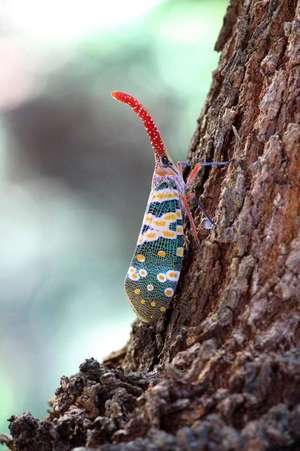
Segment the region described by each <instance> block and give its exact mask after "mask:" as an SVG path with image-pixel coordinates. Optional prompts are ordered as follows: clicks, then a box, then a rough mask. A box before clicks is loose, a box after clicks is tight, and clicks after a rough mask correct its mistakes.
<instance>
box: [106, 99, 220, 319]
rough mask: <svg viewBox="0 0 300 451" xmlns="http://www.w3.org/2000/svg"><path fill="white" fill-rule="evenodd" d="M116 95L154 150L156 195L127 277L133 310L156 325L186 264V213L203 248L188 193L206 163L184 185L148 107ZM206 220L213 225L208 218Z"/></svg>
mask: <svg viewBox="0 0 300 451" xmlns="http://www.w3.org/2000/svg"><path fill="white" fill-rule="evenodd" d="M112 96H113V97H114V98H115V99H116V100H118V101H120V102H123V103H126V104H128V105H129V106H130V107H131V108H132V109H133V111H134V112H135V113H136V114H137V115H138V116H139V118H140V119H141V120H142V121H143V122H144V126H145V129H146V131H147V133H148V136H149V138H150V141H151V144H152V147H153V151H154V158H155V167H154V173H153V178H152V186H151V192H150V195H149V199H148V202H147V207H146V211H145V214H144V218H143V222H142V226H141V230H140V234H139V237H138V241H137V245H136V249H135V251H134V254H133V257H132V260H131V262H130V266H129V269H128V272H127V274H126V278H125V291H126V294H127V296H128V299H129V301H130V304H131V306H132V308H133V310H134V311H135V313H136V314H137V316H138V317H139V318H140V319H141V320H142V321H144V322H147V323H151V322H154V321H156V320H157V319H158V318H160V317H161V316H162V315H163V314H164V313H165V312H166V311H167V308H168V307H169V305H170V302H171V300H172V298H173V297H174V294H175V291H176V287H177V284H178V280H179V276H180V271H181V268H182V260H183V244H184V234H183V216H184V214H186V215H187V216H188V218H189V221H190V224H191V230H192V233H193V236H194V238H195V240H196V242H197V243H198V244H199V239H198V235H197V230H196V226H195V224H194V221H193V217H192V214H191V212H190V209H189V206H188V196H187V191H188V189H189V187H190V186H191V184H192V182H193V180H194V179H195V177H196V175H197V174H198V172H199V170H200V169H201V165H200V164H196V166H195V167H194V168H193V170H192V171H191V173H190V176H189V177H188V179H187V181H186V182H185V181H184V179H183V175H182V166H181V165H180V164H177V165H175V164H174V163H173V161H172V159H171V157H170V155H169V153H168V152H167V150H166V149H165V146H164V144H163V141H162V138H161V135H160V133H159V130H158V128H157V127H156V125H155V123H154V121H153V119H152V117H151V116H150V114H149V113H148V112H147V111H146V109H145V108H144V107H143V105H142V104H141V103H140V102H139V101H138V100H137V99H135V98H134V97H132V96H131V95H129V94H126V93H124V92H113V93H112ZM214 164H215V163H214ZM220 164H221V165H223V164H224V163H220ZM206 216H207V215H206ZM207 220H208V221H210V223H211V224H212V223H213V222H212V220H211V219H210V218H209V217H208V216H207Z"/></svg>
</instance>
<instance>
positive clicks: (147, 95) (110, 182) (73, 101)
mask: <svg viewBox="0 0 300 451" xmlns="http://www.w3.org/2000/svg"><path fill="white" fill-rule="evenodd" d="M226 6H227V0H169V1H167V0H147V1H146V0H144V1H141V0H127V1H122V0H110V1H109V2H106V1H101V0H86V1H83V0H78V1H77V2H74V1H71V0H52V1H51V2H50V1H45V2H40V1H38V0H26V1H24V2H20V1H19V0H2V2H1V5H0V24H1V28H0V30H1V31H0V60H1V69H0V112H1V117H0V173H1V178H0V184H1V190H0V193H1V194H0V215H1V219H0V246H1V254H0V278H1V290H0V432H4V431H6V430H7V422H6V419H7V418H8V416H9V415H10V414H12V413H14V414H20V413H22V412H23V411H28V410H30V411H31V412H32V413H33V414H34V415H37V416H43V415H45V413H46V409H47V400H48V398H49V397H50V396H51V394H53V392H54V390H55V388H56V387H57V385H58V381H59V377H60V376H61V375H63V374H65V375H70V374H72V373H74V372H76V371H77V368H78V365H79V364H80V363H81V362H82V361H83V359H85V358H87V357H91V356H93V357H95V358H97V359H101V358H103V357H104V356H105V355H107V354H108V353H109V352H110V351H113V350H117V349H118V348H120V347H121V346H123V345H124V343H125V342H126V340H127V339H128V336H129V331H130V324H131V322H132V321H133V319H134V315H133V314H132V312H131V310H130V308H129V305H128V303H127V302H126V298H125V294H124V291H123V278H124V276H125V273H126V271H127V266H128V263H129V261H130V258H131V254H132V252H133V250H134V246H135V242H136V239H137V234H138V232H139V228H140V222H141V219H142V215H143V212H144V208H145V205H146V200H147V196H148V193H149V188H150V181H151V173H152V169H153V157H152V154H151V148H150V146H149V143H148V140H147V138H146V135H145V133H144V130H143V127H142V125H141V124H140V123H139V122H138V121H137V119H136V118H135V117H134V115H133V113H132V112H131V111H130V110H129V109H128V108H127V107H125V106H124V105H120V104H118V103H116V102H115V101H113V99H112V98H111V96H110V92H111V91H112V90H115V89H117V90H125V91H128V92H130V93H132V94H134V95H135V96H137V97H138V98H140V100H142V101H143V103H144V104H145V105H146V106H147V108H148V109H149V110H150V111H151V112H152V113H153V116H154V118H155V119H156V121H157V123H158V124H159V126H160V129H161V131H162V134H163V136H164V138H165V141H166V143H167V145H168V147H169V149H170V150H171V153H172V154H173V156H174V158H175V159H185V156H186V151H187V149H188V146H189V142H190V140H191V137H192V134H193V132H194V130H195V128H196V119H197V117H198V116H199V113H200V111H201V108H202V106H203V103H204V100H205V96H206V94H207V92H208V89H209V86H210V81H211V72H212V70H213V69H214V68H215V67H216V66H217V61H218V55H217V54H216V53H215V52H214V51H213V46H214V43H215V41H216V38H217V35H218V32H219V30H220V27H221V24H222V19H223V16H224V13H225V9H226Z"/></svg>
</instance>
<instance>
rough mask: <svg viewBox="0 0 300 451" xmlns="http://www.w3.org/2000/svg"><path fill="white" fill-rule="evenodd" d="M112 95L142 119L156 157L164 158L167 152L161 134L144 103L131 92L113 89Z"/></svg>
mask: <svg viewBox="0 0 300 451" xmlns="http://www.w3.org/2000/svg"><path fill="white" fill-rule="evenodd" d="M111 95H112V97H113V98H114V99H116V100H118V101H119V102H122V103H126V104H127V105H129V106H130V108H131V109H132V110H133V111H134V112H135V114H136V115H137V116H138V117H139V118H140V119H141V120H142V122H143V123H144V127H145V129H146V132H147V134H148V136H149V139H150V142H151V145H152V148H153V151H154V155H155V157H156V159H160V158H162V157H163V156H164V155H166V154H167V152H166V149H165V146H164V143H163V140H162V137H161V134H160V132H159V129H158V127H157V125H156V124H155V122H154V120H153V119H152V116H151V114H150V113H149V112H148V111H147V110H146V108H145V107H144V106H143V105H142V103H141V102H140V101H139V100H138V99H136V98H135V97H133V96H132V95H130V94H127V93H126V92H122V91H113V92H112V93H111Z"/></svg>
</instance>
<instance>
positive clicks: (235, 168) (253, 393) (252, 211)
mask: <svg viewBox="0 0 300 451" xmlns="http://www.w3.org/2000/svg"><path fill="white" fill-rule="evenodd" d="M216 50H218V51H220V52H221V57H220V62H219V66H218V68H217V70H216V71H215V73H214V76H213V82H212V87H211V90H210V92H209V95H208V99H207V103H206V105H205V107H204V110H203V112H202V114H201V116H200V118H199V121H198V126H197V130H196V132H195V135H194V137H193V140H192V145H191V148H190V151H189V157H190V159H191V161H192V162H196V161H198V160H203V159H204V160H209V161H211V160H217V161H219V160H230V164H229V166H228V167H225V168H222V169H220V168H213V169H208V168H206V169H205V172H204V173H201V176H200V177H199V178H198V179H197V182H196V183H195V186H194V190H195V193H196V195H197V197H198V198H199V197H200V196H201V199H202V201H203V203H204V205H205V207H206V209H207V210H208V211H209V213H210V214H211V215H212V216H213V217H214V218H215V221H216V223H217V225H216V227H215V228H214V229H213V230H212V231H210V232H209V231H206V230H204V229H203V230H202V232H200V233H201V248H200V249H196V247H195V245H194V242H193V239H192V237H191V235H190V232H189V226H188V224H186V226H185V230H186V235H187V243H186V256H185V259H184V268H183V272H182V276H181V279H180V284H179V288H178V291H177V294H176V297H175V300H174V302H173V305H172V308H171V309H170V311H168V312H167V314H166V316H165V317H164V318H162V319H161V320H160V321H159V322H158V323H157V324H155V325H153V326H152V325H146V324H143V323H141V322H139V321H136V322H135V323H134V325H133V329H132V333H131V337H130V340H129V343H128V344H127V346H125V347H124V349H122V350H120V351H119V352H116V353H114V354H112V355H111V356H109V357H108V358H107V359H106V360H105V361H104V362H103V363H102V364H100V363H98V362H97V361H95V360H93V359H89V360H87V361H86V362H85V363H83V364H82V365H81V367H80V371H79V373H78V374H75V375H74V376H71V377H63V378H62V379H61V383H60V386H59V388H58V389H57V391H56V393H55V395H54V396H53V398H52V400H51V401H50V410H49V415H48V417H47V418H46V419H43V420H37V419H35V418H33V417H32V416H31V415H30V414H26V415H23V416H20V417H12V418H11V419H10V431H11V437H3V436H2V437H1V440H2V441H3V442H6V445H7V446H8V447H9V448H10V449H11V450H15V451H19V450H28V451H29V450H30V451H50V450H57V451H65V450H73V449H76V450H77V451H84V450H85V451H87V450H89V449H94V448H96V449H98V450H101V451H121V450H122V451H123V450H124V451H125V450H126V451H127V450H128V451H129V450H132V451H133V450H134V451H142V450H172V451H174V450H175V451H177V450H185V451H192V450H199V451H201V450H211V451H218V450H228V451H229V450H232V451H235V450H239V451H240V450H253V451H254V450H255V451H263V450H288V449H291V450H292V449H293V450H300V348H299V341H300V328H299V319H300V314H299V313H300V312H299V300H300V275H299V274H300V125H299V123H300V0H231V2H230V4H229V6H228V10H227V13H226V17H225V19H224V24H223V27H222V30H221V32H220V35H219V38H218V40H217V43H216ZM198 57H201V55H195V58H198ZM187 76H188V75H187ZM195 95H196V93H195ZM194 216H195V221H196V223H197V225H198V226H199V229H200V222H201V213H200V211H199V209H198V208H197V206H195V208H194Z"/></svg>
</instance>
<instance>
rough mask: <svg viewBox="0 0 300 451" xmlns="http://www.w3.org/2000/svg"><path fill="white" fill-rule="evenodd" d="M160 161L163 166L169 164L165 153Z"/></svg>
mask: <svg viewBox="0 0 300 451" xmlns="http://www.w3.org/2000/svg"><path fill="white" fill-rule="evenodd" d="M161 162H162V164H163V165H164V166H168V165H169V160H168V157H166V156H165V155H164V156H163V157H162V159H161Z"/></svg>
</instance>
